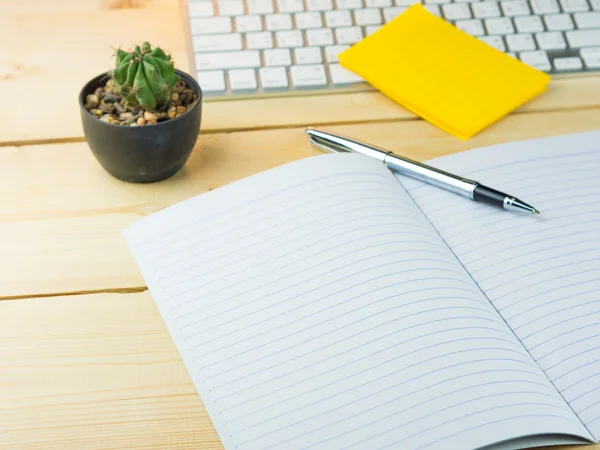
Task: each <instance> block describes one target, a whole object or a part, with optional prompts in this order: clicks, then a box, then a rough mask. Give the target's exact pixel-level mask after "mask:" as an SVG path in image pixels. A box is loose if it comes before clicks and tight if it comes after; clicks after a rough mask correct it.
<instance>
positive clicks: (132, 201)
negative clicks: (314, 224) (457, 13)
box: [0, 109, 600, 298]
mask: <svg viewBox="0 0 600 450" xmlns="http://www.w3.org/2000/svg"><path fill="white" fill-rule="evenodd" d="M599 127H600V109H593V110H582V111H567V112H552V113H539V114H528V115H513V116H510V117H508V118H507V119H506V120H504V121H502V122H501V123H498V124H496V125H494V126H492V127H491V128H489V129H488V130H486V131H485V132H484V133H483V134H481V135H479V136H477V137H475V138H473V139H472V140H469V141H461V140H458V139H456V138H453V137H451V136H449V135H448V134H446V133H444V132H442V131H440V130H439V129H437V128H435V127H433V126H431V125H429V124H428V123H425V122H422V121H419V122H402V121H397V122H386V123H371V124H361V125H343V126H341V125H340V126H334V127H325V128H323V129H326V130H329V131H333V132H336V133H341V134H344V135H347V136H350V137H355V138H358V139H361V140H364V141H366V142H370V143H373V144H375V145H379V146H382V147H385V148H388V149H390V150H393V151H397V152H399V153H401V154H404V155H407V156H409V157H412V158H415V159H418V160H426V159H429V158H433V157H436V156H441V155H445V154H449V153H452V152H456V151H460V150H464V149H469V148H474V147H478V146H483V145H489V144H494V143H500V142H507V141H513V140H518V139H525V138H531V137H542V136H550V135H555V134H562V133H569V132H576V131H587V130H592V129H597V128H599ZM316 154H318V152H317V150H315V149H314V148H312V147H311V146H310V145H309V144H308V142H307V139H306V137H305V135H304V130H303V129H298V128H295V129H281V130H270V131H255V132H237V133H217V134H209V135H205V136H201V137H200V139H199V140H198V143H197V145H196V149H195V151H194V153H193V154H192V156H191V158H190V160H189V161H188V163H187V165H186V166H185V167H184V169H183V170H182V171H181V172H180V173H178V174H177V175H176V176H174V177H173V178H171V179H169V180H166V181H164V182H161V183H156V184H150V185H136V184H127V183H123V182H120V181H118V180H115V179H114V178H112V177H111V176H109V175H108V174H107V173H106V172H104V170H103V169H102V168H101V167H100V166H99V164H98V163H97V162H96V160H95V159H94V157H93V156H92V154H91V152H90V150H89V149H88V148H87V145H86V144H85V143H75V144H54V145H41V146H30V147H20V148H14V147H4V148H0V248H2V249H3V250H4V249H6V250H5V251H3V252H2V255H1V256H0V273H1V274H2V276H1V277H0V297H4V298H6V297H11V296H26V295H41V294H55V293H67V292H78V291H90V290H106V289H121V288H136V287H143V286H144V282H143V280H142V278H141V277H140V275H139V272H138V270H137V268H136V266H135V265H134V263H133V260H132V258H131V256H130V254H129V251H128V249H127V248H126V246H125V242H124V241H123V239H122V237H121V231H122V229H124V228H125V227H126V226H128V224H129V223H131V222H132V221H134V220H136V219H138V218H141V217H142V216H144V215H146V214H149V213H152V212H154V211H157V210H159V209H162V208H164V207H166V206H169V205H171V204H173V203H176V202H178V201H180V200H183V199H186V198H189V197H192V196H194V195H198V194H201V193H203V192H206V191H208V190H210V189H214V188H217V187H219V186H222V185H224V184H226V183H230V182H233V181H235V180H238V179H241V178H244V177H247V176H250V175H252V174H255V173H258V172H261V171H263V170H267V169H269V168H273V167H276V166H279V165H281V164H284V163H286V162H290V161H293V160H297V159H300V158H304V157H308V156H311V155H316Z"/></svg>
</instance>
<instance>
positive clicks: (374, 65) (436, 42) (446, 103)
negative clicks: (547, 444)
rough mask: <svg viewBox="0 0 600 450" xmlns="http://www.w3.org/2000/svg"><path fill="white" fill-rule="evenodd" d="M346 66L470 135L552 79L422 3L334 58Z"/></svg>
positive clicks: (424, 113)
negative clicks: (455, 24)
mask: <svg viewBox="0 0 600 450" xmlns="http://www.w3.org/2000/svg"><path fill="white" fill-rule="evenodd" d="M339 59H340V63H341V65H342V66H343V67H345V68H346V69H348V70H350V71H352V72H354V73H356V74H358V75H359V76H361V77H362V78H363V79H365V80H366V81H367V82H368V83H370V84H371V85H372V86H374V87H375V88H377V89H378V90H379V91H381V92H382V93H383V94H385V95H387V96H388V97H390V98H391V99H393V100H394V101H396V102H397V103H399V104H401V105H402V106H404V107H405V108H407V109H409V110H411V111H412V112H414V113H415V114H417V115H419V116H421V117H422V118H424V119H425V120H427V121H429V122H431V123H433V124H434V125H436V126H438V127H440V128H441V129H443V130H445V131H447V132H448V133H450V134H452V135H454V136H457V137H459V138H461V139H468V138H470V137H472V136H474V135H475V134H477V133H479V132H480V131H481V130H483V129H484V128H486V127H487V126H489V125H491V124H492V123H494V122H496V121H497V120H499V119H500V118H502V117H503V116H505V115H506V114H508V113H510V112H511V111H513V110H514V109H516V108H518V107H519V106H521V105H523V104H524V103H526V102H527V101H529V100H531V99H532V98H533V97H535V96H537V95H539V94H541V93H542V92H544V91H545V89H546V87H547V85H548V83H549V81H550V76H549V75H548V74H546V73H544V72H541V71H539V70H537V69H534V68H532V67H530V66H528V65H526V64H524V63H522V62H520V61H518V60H517V59H515V58H513V57H511V56H508V55H506V54H504V53H503V52H500V51H499V50H496V49H495V48H493V47H491V46H489V45H487V44H485V43H483V42H481V41H479V40H478V39H476V38H474V37H472V36H470V35H469V34H467V33H465V32H463V31H461V30H459V29H458V28H456V27H455V26H453V25H452V24H450V23H449V22H446V21H445V20H443V19H441V18H439V17H437V16H435V15H433V14H431V13H430V12H428V11H427V10H426V9H425V8H423V7H422V6H421V5H419V4H416V5H413V6H411V7H410V8H408V10H406V11H405V12H403V13H402V14H400V15H399V16H398V17H396V18H395V19H394V20H392V21H391V22H390V23H388V24H387V25H385V26H384V27H382V28H381V29H380V30H379V31H377V32H375V33H374V34H372V35H371V36H369V37H367V38H365V39H363V40H362V41H360V42H358V43H357V44H355V45H353V46H352V47H351V48H350V49H348V50H346V51H345V52H342V53H341V54H340V55H339Z"/></svg>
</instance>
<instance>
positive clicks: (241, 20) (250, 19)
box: [235, 16, 263, 33]
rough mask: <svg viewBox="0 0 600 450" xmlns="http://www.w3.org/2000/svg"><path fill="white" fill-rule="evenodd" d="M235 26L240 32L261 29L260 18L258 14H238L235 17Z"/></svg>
mask: <svg viewBox="0 0 600 450" xmlns="http://www.w3.org/2000/svg"><path fill="white" fill-rule="evenodd" d="M235 28H236V29H237V30H238V31H239V32H240V33H248V32H249V31H262V30H263V26H262V20H260V16H239V17H236V18H235Z"/></svg>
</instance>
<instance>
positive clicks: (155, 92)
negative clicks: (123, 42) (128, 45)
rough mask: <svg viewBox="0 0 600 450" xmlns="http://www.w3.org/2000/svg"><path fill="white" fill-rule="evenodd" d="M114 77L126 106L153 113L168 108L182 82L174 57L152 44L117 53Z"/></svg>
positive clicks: (146, 43) (144, 44)
mask: <svg viewBox="0 0 600 450" xmlns="http://www.w3.org/2000/svg"><path fill="white" fill-rule="evenodd" d="M112 77H113V79H114V81H115V89H116V91H117V92H118V93H120V94H121V95H123V97H124V99H125V103H126V104H129V105H135V104H137V105H140V106H142V107H143V108H144V109H149V110H153V109H155V108H156V107H157V106H161V105H164V104H166V103H167V102H168V101H169V95H170V91H171V89H172V88H173V86H175V83H176V82H177V81H178V80H179V77H178V76H177V74H176V73H175V67H174V64H173V61H172V60H171V58H170V56H168V55H166V54H165V52H164V51H163V50H162V49H160V48H158V47H156V48H154V49H152V48H151V46H150V44H149V43H148V42H144V43H143V44H142V46H141V47H140V46H136V47H135V48H134V50H133V51H132V52H125V51H123V50H121V49H119V50H117V54H116V68H115V69H114V70H113V71H112Z"/></svg>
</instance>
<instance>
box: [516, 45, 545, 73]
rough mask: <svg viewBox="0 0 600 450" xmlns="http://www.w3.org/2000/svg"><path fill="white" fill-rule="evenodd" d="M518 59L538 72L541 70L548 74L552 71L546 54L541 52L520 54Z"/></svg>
mask: <svg viewBox="0 0 600 450" xmlns="http://www.w3.org/2000/svg"><path fill="white" fill-rule="evenodd" d="M519 59H520V60H521V61H522V62H524V63H525V64H528V65H530V66H531V67H534V68H536V69H538V70H543V71H544V72H549V71H550V70H551V69H552V67H551V66H550V60H549V59H548V54H547V53H546V52H544V51H542V50H535V51H528V52H521V53H520V54H519Z"/></svg>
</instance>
